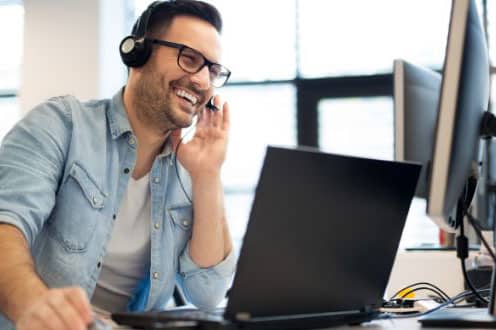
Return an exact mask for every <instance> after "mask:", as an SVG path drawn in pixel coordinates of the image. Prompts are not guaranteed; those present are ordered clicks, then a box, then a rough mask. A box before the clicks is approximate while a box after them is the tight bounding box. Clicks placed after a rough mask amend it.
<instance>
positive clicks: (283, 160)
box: [112, 147, 421, 329]
mask: <svg viewBox="0 0 496 330" xmlns="http://www.w3.org/2000/svg"><path fill="white" fill-rule="evenodd" d="M420 169H421V166H420V165H417V164H412V163H405V162H395V161H383V160H375V159H366V158H358V157H350V156H342V155H335V154H328V153H323V152H320V151H318V150H315V149H310V148H297V149H292V148H280V147H268V148H267V153H266V157H265V161H264V164H263V168H262V172H261V175H260V179H259V182H258V186H257V189H256V193H255V199H254V202H253V205H252V209H251V214H250V219H249V222H248V227H247V230H246V234H245V237H244V240H243V245H242V248H241V253H240V256H239V261H238V265H237V271H236V275H235V278H234V282H233V285H232V288H231V289H230V291H229V300H228V303H227V306H226V308H225V310H223V311H222V312H221V313H220V314H216V313H202V312H199V311H184V310H183V311H177V310H173V311H162V312H141V313H115V314H113V315H112V318H113V319H114V320H115V321H116V322H118V323H121V324H126V325H131V326H134V327H141V328H147V329H154V328H155V329H159V328H166V327H167V325H168V324H169V325H170V326H174V327H176V326H177V327H181V326H184V327H195V326H197V325H198V326H201V327H208V326H209V325H211V326H214V327H218V326H223V327H226V328H231V327H232V328H241V327H244V328H246V327H248V328H258V327H263V328H285V329H291V328H292V329H296V328H300V329H303V328H319V327H320V328H322V327H329V326H334V325H341V324H357V323H361V322H365V321H369V320H372V319H373V318H374V317H376V316H377V314H378V312H377V311H378V308H379V307H381V305H382V302H383V295H384V291H385V288H386V285H387V283H388V280H389V275H390V272H391V268H392V266H393V261H394V257H395V255H396V251H397V248H398V244H399V241H400V237H401V233H402V230H403V226H404V224H405V220H406V217H407V214H408V209H409V207H410V203H411V200H412V197H413V194H414V192H415V187H416V184H417V179H418V176H419V173H420Z"/></svg>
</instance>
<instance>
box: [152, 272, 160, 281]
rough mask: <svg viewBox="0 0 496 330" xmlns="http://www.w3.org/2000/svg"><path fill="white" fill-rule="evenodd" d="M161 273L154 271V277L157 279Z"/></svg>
mask: <svg viewBox="0 0 496 330" xmlns="http://www.w3.org/2000/svg"><path fill="white" fill-rule="evenodd" d="M158 276H159V274H158V273H157V272H154V273H153V278H154V279H155V280H156V279H157V278H158Z"/></svg>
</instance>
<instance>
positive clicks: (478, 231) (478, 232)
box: [466, 212, 496, 265]
mask: <svg viewBox="0 0 496 330" xmlns="http://www.w3.org/2000/svg"><path fill="white" fill-rule="evenodd" d="M466 216H467V219H468V221H469V222H470V224H471V225H472V227H473V228H474V231H475V234H476V235H477V237H479V239H480V240H481V242H482V244H484V246H485V247H486V249H487V251H488V252H489V254H490V255H491V258H492V259H493V262H494V263H495V265H496V255H495V254H494V251H493V249H492V248H491V247H490V246H489V243H487V241H486V239H485V238H484V236H482V233H481V231H482V230H481V228H480V227H479V225H478V223H477V219H475V218H474V217H473V216H472V215H471V214H470V213H469V212H466Z"/></svg>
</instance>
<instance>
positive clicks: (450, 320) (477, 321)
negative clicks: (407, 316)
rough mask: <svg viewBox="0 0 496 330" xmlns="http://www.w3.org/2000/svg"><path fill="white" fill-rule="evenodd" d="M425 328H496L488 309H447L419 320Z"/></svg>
mask: <svg viewBox="0 0 496 330" xmlns="http://www.w3.org/2000/svg"><path fill="white" fill-rule="evenodd" d="M419 322H420V323H422V326H423V327H453V328H492V329H495V328H496V317H495V316H492V315H489V312H488V309H487V308H456V307H455V308H445V309H441V310H438V311H435V312H432V313H430V314H427V315H426V316H423V317H421V318H420V319H419Z"/></svg>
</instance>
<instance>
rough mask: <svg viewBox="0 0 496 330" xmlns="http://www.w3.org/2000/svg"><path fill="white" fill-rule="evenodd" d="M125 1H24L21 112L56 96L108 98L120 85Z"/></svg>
mask: <svg viewBox="0 0 496 330" xmlns="http://www.w3.org/2000/svg"><path fill="white" fill-rule="evenodd" d="M125 3H126V1H122V0H121V1H118V0H71V1H63V0H43V1H40V0H25V1H24V8H25V28H24V58H23V64H22V75H21V76H22V78H21V88H20V102H21V109H22V112H23V113H25V112H26V111H29V110H30V109H32V107H33V106H35V105H36V104H38V103H40V102H42V101H44V100H46V99H47V98H49V97H52V96H56V95H64V94H72V95H75V96H76V97H78V98H80V99H82V100H87V99H93V98H100V97H111V96H112V95H113V93H115V91H116V90H117V89H118V88H119V87H120V86H121V85H122V84H123V83H124V81H125V70H124V66H123V64H121V62H120V59H119V54H118V44H119V42H120V40H121V39H122V37H123V36H124V35H125V34H126V32H127V31H126V30H127V29H126V28H125V27H124V24H125V23H124V22H125V20H126V14H127V11H126V8H125V6H124V4H125Z"/></svg>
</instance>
